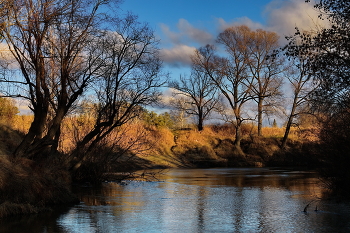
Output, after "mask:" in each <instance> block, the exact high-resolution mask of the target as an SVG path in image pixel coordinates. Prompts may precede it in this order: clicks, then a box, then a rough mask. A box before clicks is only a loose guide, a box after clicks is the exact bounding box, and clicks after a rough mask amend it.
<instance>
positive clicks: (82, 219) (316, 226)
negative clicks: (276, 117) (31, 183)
mask: <svg viewBox="0 0 350 233" xmlns="http://www.w3.org/2000/svg"><path fill="white" fill-rule="evenodd" d="M159 178H160V180H161V181H159V182H135V181H130V182H128V183H126V184H127V185H119V184H116V183H106V184H104V185H103V186H102V187H101V188H99V189H92V188H88V187H81V188H80V189H79V190H77V193H78V195H79V196H80V198H81V201H82V202H81V203H80V204H79V205H75V206H73V207H72V208H65V209H60V210H57V211H55V212H50V213H43V214H40V215H31V216H22V217H16V218H7V219H2V220H0V232H103V233H104V232H348V231H350V204H349V203H336V202H334V201H329V200H327V201H325V200H322V199H321V197H322V193H323V191H324V190H323V189H322V186H321V185H320V182H319V180H318V178H317V175H316V174H315V173H314V172H309V171H294V170H287V169H267V168H247V169H172V170H169V171H168V172H166V173H165V174H163V175H161V176H160V177H159ZM308 203H311V204H310V207H309V208H308V209H307V212H303V210H304V208H305V206H306V205H307V204H308ZM316 206H317V207H316ZM316 208H317V211H315V209H316Z"/></svg>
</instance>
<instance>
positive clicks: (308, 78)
mask: <svg viewBox="0 0 350 233" xmlns="http://www.w3.org/2000/svg"><path fill="white" fill-rule="evenodd" d="M293 49H296V47H294V48H293ZM290 62H291V64H290V66H289V70H288V73H287V75H286V77H287V79H288V81H289V83H290V85H291V87H292V99H293V101H292V107H291V109H290V113H289V116H288V120H287V124H286V129H285V133H284V136H283V139H282V144H281V149H284V148H285V147H286V144H287V140H288V136H289V132H290V129H291V127H292V125H293V123H294V119H295V118H296V117H297V116H299V115H300V114H306V113H305V112H303V109H304V108H305V105H307V104H308V103H309V101H310V95H311V93H312V92H313V90H315V88H316V83H315V82H313V79H312V74H311V73H310V72H309V71H310V70H309V64H308V61H307V59H306V58H303V57H302V56H299V57H293V58H291V59H290Z"/></svg>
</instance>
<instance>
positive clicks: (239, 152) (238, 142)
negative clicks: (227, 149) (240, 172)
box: [233, 118, 244, 155]
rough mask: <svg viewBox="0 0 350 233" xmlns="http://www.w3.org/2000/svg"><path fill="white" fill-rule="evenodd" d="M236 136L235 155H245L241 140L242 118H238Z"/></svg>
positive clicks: (234, 143)
mask: <svg viewBox="0 0 350 233" xmlns="http://www.w3.org/2000/svg"><path fill="white" fill-rule="evenodd" d="M236 120H237V122H236V127H235V128H236V138H235V141H234V142H233V145H234V147H235V151H234V154H235V155H244V152H243V150H242V148H241V140H242V121H241V119H240V118H237V119H236Z"/></svg>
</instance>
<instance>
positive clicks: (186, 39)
mask: <svg viewBox="0 0 350 233" xmlns="http://www.w3.org/2000/svg"><path fill="white" fill-rule="evenodd" d="M120 7H121V11H122V12H124V13H126V12H128V11H130V12H132V13H134V14H136V15H138V16H139V20H140V21H141V22H148V23H149V25H150V27H151V28H153V29H154V30H155V34H156V36H157V37H158V38H159V39H160V41H161V43H160V48H161V49H162V50H161V55H162V58H163V60H164V64H165V67H166V69H168V70H169V71H170V72H171V73H172V76H177V75H179V73H181V72H187V71H188V67H189V65H190V55H191V54H192V53H193V51H194V49H196V48H198V47H200V46H203V45H206V44H208V43H214V42H215V38H216V36H217V35H218V33H220V32H221V31H223V30H224V29H225V28H227V27H230V26H233V25H241V24H245V25H247V26H249V27H251V28H252V29H258V28H261V29H264V30H268V31H275V32H277V33H278V34H279V35H280V38H281V44H283V43H285V40H284V38H285V36H286V35H291V34H293V33H294V31H295V27H296V26H298V27H299V28H303V29H306V30H309V29H310V28H312V27H314V26H315V25H316V24H320V22H318V20H317V12H316V11H315V9H314V8H313V4H311V3H305V0H124V3H122V4H121V6H120Z"/></svg>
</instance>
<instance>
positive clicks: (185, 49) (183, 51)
mask: <svg viewBox="0 0 350 233" xmlns="http://www.w3.org/2000/svg"><path fill="white" fill-rule="evenodd" d="M195 49H196V48H195V47H191V46H188V45H184V44H181V45H175V46H174V47H172V48H170V49H162V50H161V51H160V56H161V58H162V59H163V61H165V62H166V63H169V64H171V65H173V66H181V65H189V64H191V56H192V55H193V53H194V51H195Z"/></svg>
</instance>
